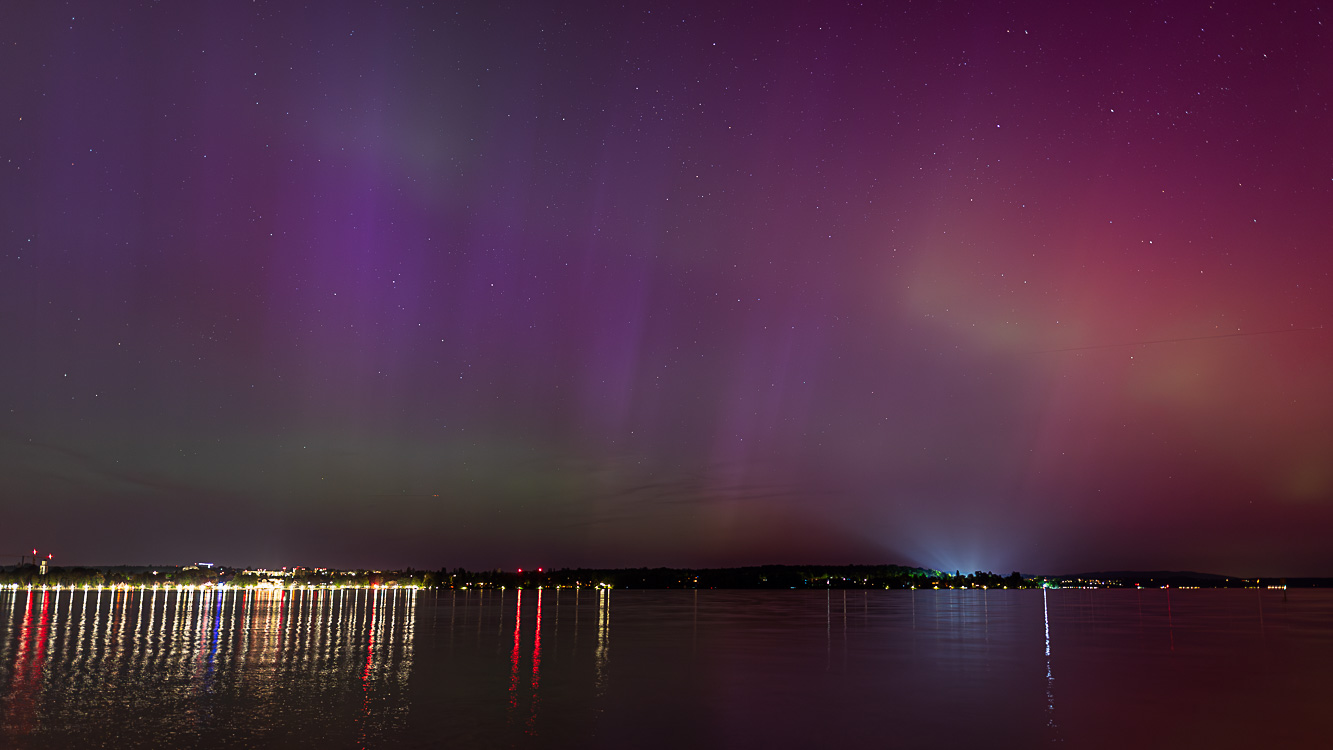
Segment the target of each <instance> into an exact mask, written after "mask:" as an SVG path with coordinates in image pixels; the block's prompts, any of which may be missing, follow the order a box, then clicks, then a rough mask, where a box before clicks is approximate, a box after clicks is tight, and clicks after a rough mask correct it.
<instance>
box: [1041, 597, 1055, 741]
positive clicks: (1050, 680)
mask: <svg viewBox="0 0 1333 750" xmlns="http://www.w3.org/2000/svg"><path fill="white" fill-rule="evenodd" d="M1046 591H1047V590H1046V589H1044V588H1043V589H1042V590H1041V617H1042V621H1043V622H1044V623H1045V626H1046V726H1047V727H1048V728H1049V729H1050V730H1051V731H1055V729H1056V723H1055V678H1054V677H1053V676H1052V675H1051V613H1050V610H1049V609H1048V608H1047V605H1046Z"/></svg>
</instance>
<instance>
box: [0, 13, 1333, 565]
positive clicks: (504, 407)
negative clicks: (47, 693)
mask: <svg viewBox="0 0 1333 750" xmlns="http://www.w3.org/2000/svg"><path fill="white" fill-rule="evenodd" d="M387 5H388V7H385V8H370V7H369V4H362V3H342V2H329V3H317V4H313V5H312V7H311V8H309V9H300V8H298V7H297V6H296V4H294V3H264V2H260V3H255V4H244V5H240V4H223V5H212V4H202V3H181V4H155V3H143V4H140V3H128V2H118V3H106V2H83V3H79V2H76V3H73V4H71V5H69V6H65V5H54V4H49V5H48V4H21V6H19V7H7V8H5V9H4V10H0V97H2V99H3V101H4V102H5V105H4V107H3V110H4V112H3V116H2V119H0V239H2V241H3V244H2V245H0V358H3V366H0V498H3V502H4V516H5V518H4V522H3V523H0V553H6V552H15V553H17V552H18V551H19V550H22V549H27V548H31V547H32V546H33V545H36V546H39V547H42V548H44V549H46V550H48V551H51V552H53V553H55V554H56V555H57V557H58V558H60V559H62V560H64V561H66V562H70V563H74V562H88V563H109V564H115V563H122V562H125V563H139V562H143V563H148V562H177V561H191V560H193V559H194V558H206V559H214V560H216V561H218V562H223V563H234V564H265V565H283V564H288V565H290V564H320V565H324V564H327V565H347V566H352V565H395V566H396V565H408V564H411V565H416V566H419V567H437V566H441V565H448V566H455V565H464V566H468V567H498V566H504V567H516V566H534V567H535V566H537V565H547V566H553V567H560V566H573V565H614V566H621V565H626V566H627V565H634V566H638V565H713V564H741V563H758V562H772V563H802V562H829V563H842V562H899V563H907V564H920V565H927V566H931V567H939V568H949V569H954V568H961V569H963V570H972V569H978V568H980V569H992V570H996V571H998V572H1008V571H1009V570H1012V569H1020V570H1023V571H1024V572H1032V573H1040V572H1046V573H1057V572H1066V571H1074V570H1089V569H1122V568H1192V569H1200V570H1208V571H1212V572H1219V573H1237V574H1293V575H1299V574H1304V575H1333V545H1330V544H1329V541H1328V540H1329V538H1330V537H1331V536H1333V390H1330V384H1331V383H1333V329H1330V328H1325V326H1328V325H1329V324H1331V323H1333V316H1331V315H1330V313H1331V312H1333V280H1331V279H1330V275H1329V273H1330V270H1333V138H1330V137H1329V134H1330V133H1333V118H1330V112H1329V106H1330V98H1333V39H1331V38H1330V31H1333V14H1331V13H1330V11H1329V10H1328V9H1321V8H1319V7H1318V6H1316V5H1314V4H1309V3H1294V4H1293V3H1282V4H1279V5H1278V6H1266V7H1258V6H1256V5H1255V4H1252V3H1234V4H1226V3H1219V4H1214V5H1213V6H1211V7H1206V6H1204V5H1203V4H1197V5H1196V4H1184V3H1166V4H1158V3H1129V4H1127V3H1120V2H1117V3H1105V4H1101V5H1096V6H1093V5H1088V4H1067V3H1037V4H1031V3H994V2H986V3H975V4H968V3H910V4H909V3H884V4H879V3H870V4H867V6H868V7H859V4H853V5H852V6H851V7H828V4H825V3H809V4H774V3H755V4H749V5H743V4H739V3H715V2H714V3H697V4H661V3H647V4H640V3H630V4H629V7H628V8H625V7H621V6H620V5H619V4H609V3H602V4H594V3H585V4H568V5H566V6H564V7H560V8H554V7H550V8H546V9H536V8H535V7H533V6H530V5H529V4H516V5H502V4H498V3H492V2H478V3H464V4H442V5H440V6H439V7H426V8H421V7H419V6H420V4H406V3H388V4H387ZM426 5H427V6H429V5H430V4H426ZM880 6H883V7H880ZM1186 6H1188V7H1186ZM1234 334H1243V335H1234ZM1147 342H1163V343H1147ZM12 562H13V561H12V560H11V561H6V560H3V559H0V564H7V563H12Z"/></svg>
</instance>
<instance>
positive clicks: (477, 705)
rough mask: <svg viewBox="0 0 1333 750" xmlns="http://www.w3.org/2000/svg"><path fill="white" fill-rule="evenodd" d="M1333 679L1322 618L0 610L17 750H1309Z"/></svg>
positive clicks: (790, 601)
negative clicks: (848, 748) (1057, 747)
mask: <svg viewBox="0 0 1333 750" xmlns="http://www.w3.org/2000/svg"><path fill="white" fill-rule="evenodd" d="M613 602H614V606H613ZM613 615H614V617H613ZM613 620H614V627H613ZM613 638H614V640H615V648H614V649H613V648H612V640H613ZM1330 672H1333V595H1330V594H1328V593H1325V592H1321V591H1299V592H1292V594H1291V599H1290V601H1285V600H1284V599H1283V596H1282V595H1281V594H1274V593H1271V592H1256V591H1192V592H1171V591H1069V590H1060V591H1041V592H1038V591H1004V592H997V591H990V592H984V591H893V592H886V591H791V592H772V591H621V590H617V591H614V592H612V591H607V590H597V591H586V590H585V591H571V590H559V589H545V590H525V591H443V592H421V593H418V594H412V593H409V592H402V591H400V592H392V591H377V592H371V591H355V590H351V591H289V592H240V591H238V592H228V593H218V592H204V591H197V592H181V593H177V592H171V591H166V590H163V591H159V592H154V591H152V590H148V591H138V590H130V591H114V592H113V591H101V592H99V591H88V592H84V591H69V590H65V591H59V592H57V591H32V592H28V591H26V590H19V591H3V592H0V747H16V748H39V747H40V748H65V747H76V746H83V745H94V746H114V747H124V746H144V747H437V746H441V745H453V746H458V747H516V746H522V747H579V748H584V747H592V748H598V747H606V748H615V747H673V748H674V747H682V746H685V747H690V746H694V747H817V746H828V745H830V744H835V743H837V744H852V743H866V744H870V743H873V744H875V746H882V745H888V746H891V747H945V748H948V747H983V746H984V747H988V748H1027V747H1034V746H1036V745H1043V744H1050V743H1060V744H1063V745H1064V746H1067V747H1080V748H1116V747H1125V746H1131V745H1132V746H1135V747H1193V746H1209V747H1222V748H1230V747H1237V748H1239V747H1259V746H1284V747H1306V746H1317V743H1318V742H1320V741H1322V737H1323V719H1322V717H1323V713H1324V707H1325V705H1326V704H1327V703H1328V701H1329V700H1330V699H1333V691H1331V690H1330V688H1329V687H1328V686H1327V683H1326V675H1327V674H1329V673H1330ZM1057 677H1058V678H1059V679H1058V680H1057V679H1056V678H1057Z"/></svg>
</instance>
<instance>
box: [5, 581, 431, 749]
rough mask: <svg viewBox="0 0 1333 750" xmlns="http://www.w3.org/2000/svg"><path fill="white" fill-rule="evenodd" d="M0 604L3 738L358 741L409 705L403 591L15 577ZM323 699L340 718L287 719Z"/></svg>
mask: <svg viewBox="0 0 1333 750" xmlns="http://www.w3.org/2000/svg"><path fill="white" fill-rule="evenodd" d="M0 605H7V606H5V608H6V609H7V610H8V612H9V617H8V618H7V622H4V621H0V628H3V626H5V625H7V626H8V627H7V628H3V629H0V635H3V640H2V642H0V685H5V686H6V689H5V692H4V693H3V703H2V704H0V708H2V709H3V722H2V723H0V738H5V739H7V740H9V741H10V742H12V743H13V744H16V745H20V746H22V745H24V744H25V743H26V744H28V745H29V746H32V747H51V746H62V745H65V744H75V743H74V740H75V739H77V738H90V737H122V738H142V739H144V740H150V741H151V740H153V739H154V738H160V740H161V741H163V742H164V744H172V743H177V744H185V745H188V744H196V743H198V744H208V740H209V738H210V737H217V736H219V735H218V733H220V736H221V737H222V738H225V739H227V740H228V741H232V742H235V743H237V744H247V743H257V742H262V741H266V740H268V739H276V737H277V736H280V735H281V734H283V733H285V732H301V733H305V734H307V736H316V737H327V738H331V739H336V740H338V741H346V740H349V739H353V738H354V739H355V740H357V741H358V742H360V743H361V744H364V743H367V742H372V741H374V740H375V738H377V737H379V736H382V735H384V734H386V733H391V732H393V731H394V730H395V729H396V727H397V725H401V724H402V722H403V719H404V718H405V717H406V714H407V709H408V704H407V701H406V694H407V693H406V687H407V682H408V678H409V676H410V674H411V671H412V660H413V653H412V639H413V636H414V631H415V627H414V621H415V617H416V607H415V597H414V596H413V595H412V593H410V592H407V591H403V592H395V591H390V590H384V589H381V590H376V591H371V590H293V591H281V590H278V591H273V590H268V591H265V590H230V591H212V590H195V591H188V590H187V591H175V590H156V589H149V590H142V589H121V590H105V591H104V590H70V589H65V590H56V591H44V590H34V591H28V590H16V591H5V592H3V593H0ZM325 707H337V708H338V709H339V711H338V713H339V715H340V716H342V717H347V720H346V721H345V722H343V723H344V724H345V726H336V725H335V726H328V725H325V726H313V727H310V728H308V729H297V728H296V727H294V726H292V725H291V723H290V720H291V719H292V718H300V717H305V718H307V719H311V720H316V719H318V717H319V715H320V714H321V709H322V708H325ZM349 708H351V709H355V710H351V711H349V710H348V709H349ZM279 714H281V716H279ZM168 739H170V740H171V742H166V740H168Z"/></svg>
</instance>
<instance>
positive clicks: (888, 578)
mask: <svg viewBox="0 0 1333 750" xmlns="http://www.w3.org/2000/svg"><path fill="white" fill-rule="evenodd" d="M0 587H2V588H10V589H13V588H46V589H57V588H59V589H60V590H70V589H87V590H107V589H144V590H152V589H158V590H161V589H187V590H190V589H245V590H265V589H274V590H276V589H283V590H288V589H444V590H492V589H494V590H501V589H524V588H528V589H536V588H602V589H606V588H612V589H805V590H810V589H945V590H947V589H954V590H958V589H978V590H988V589H1032V588H1083V589H1091V588H1107V589H1117V588H1118V589H1145V588H1176V589H1182V588H1184V589H1195V588H1200V589H1204V588H1210V589H1212V588H1227V589H1240V588H1248V589H1281V588H1333V578H1318V577H1288V578H1279V577H1271V578H1270V577H1262V578H1241V577H1235V576H1221V575H1216V574H1211V573H1196V572H1191V571H1115V572H1096V573H1080V574H1071V575H1060V576H1039V575H1024V574H1021V573H1018V572H1017V571H1015V572H1012V573H1010V574H1009V575H1007V576H1001V575H999V574H996V573H990V572H984V571H976V572H973V573H962V572H961V571H955V572H953V573H949V572H945V571H939V570H932V569H928V568H916V567H907V566H901V565H758V566H746V567H736V568H563V569H560V570H549V571H548V570H544V569H540V568H539V569H537V570H484V571H469V570H466V569H464V568H454V569H448V568H442V569H440V570H417V569H412V568H407V569H403V570H384V569H381V570H338V569H332V568H306V567H294V568H282V569H277V570H274V569H263V568H233V567H227V566H220V565H207V564H205V565H204V566H202V567H201V565H182V566H123V565H122V566H105V567H91V566H89V567H56V566H50V567H49V568H47V567H42V566H39V565H32V564H26V565H12V566H4V567H0Z"/></svg>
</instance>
